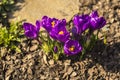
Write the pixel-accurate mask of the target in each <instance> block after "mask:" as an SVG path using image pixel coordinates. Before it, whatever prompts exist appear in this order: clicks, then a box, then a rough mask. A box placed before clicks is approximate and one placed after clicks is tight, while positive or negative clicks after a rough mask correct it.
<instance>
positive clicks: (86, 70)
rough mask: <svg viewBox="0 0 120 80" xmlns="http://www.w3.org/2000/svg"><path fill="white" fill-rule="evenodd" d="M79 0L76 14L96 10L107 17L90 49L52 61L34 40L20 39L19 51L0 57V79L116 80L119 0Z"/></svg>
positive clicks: (119, 64) (119, 50)
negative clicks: (28, 44) (104, 41)
mask: <svg viewBox="0 0 120 80" xmlns="http://www.w3.org/2000/svg"><path fill="white" fill-rule="evenodd" d="M79 2H80V3H79V14H83V13H84V14H86V13H90V12H91V11H92V10H97V11H98V13H99V14H100V16H104V17H105V19H106V20H107V24H106V26H105V27H104V28H103V29H102V31H101V33H100V34H99V38H100V40H99V41H98V42H97V43H96V45H95V47H94V48H93V50H92V51H90V52H88V53H86V55H85V56H84V58H83V59H82V60H79V57H78V55H75V56H72V57H62V58H61V59H60V60H58V61H56V62H55V61H54V60H53V59H52V58H51V57H50V56H49V55H45V53H44V52H43V51H42V50H41V49H39V48H38V45H39V44H38V42H37V41H35V40H33V41H32V46H31V47H29V46H27V41H26V40H24V41H23V42H22V43H21V49H22V50H23V51H24V52H23V53H14V54H13V53H8V54H7V55H6V56H4V57H3V58H2V60H0V80H120V0H79ZM103 34H106V36H107V44H106V45H104V44H103ZM28 48H29V50H28Z"/></svg>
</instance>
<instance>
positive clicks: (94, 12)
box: [90, 11, 99, 18]
mask: <svg viewBox="0 0 120 80" xmlns="http://www.w3.org/2000/svg"><path fill="white" fill-rule="evenodd" d="M90 16H91V17H92V18H95V17H99V15H98V12H97V11H93V12H92V13H91V14H90Z"/></svg>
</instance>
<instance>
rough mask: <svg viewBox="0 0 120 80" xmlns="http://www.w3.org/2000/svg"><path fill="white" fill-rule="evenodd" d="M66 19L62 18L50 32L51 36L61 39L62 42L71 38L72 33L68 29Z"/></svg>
mask: <svg viewBox="0 0 120 80" xmlns="http://www.w3.org/2000/svg"><path fill="white" fill-rule="evenodd" d="M65 26H66V20H65V19H63V20H60V21H59V22H58V23H57V25H56V27H55V28H53V29H52V31H51V32H50V36H51V37H52V38H53V39H56V40H59V41H60V42H65V41H67V40H68V39H69V38H70V34H69V32H68V31H67V29H66V27H65Z"/></svg>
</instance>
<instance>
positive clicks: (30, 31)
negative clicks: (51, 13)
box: [23, 20, 40, 39]
mask: <svg viewBox="0 0 120 80" xmlns="http://www.w3.org/2000/svg"><path fill="white" fill-rule="evenodd" d="M23 29H24V33H25V35H26V37H28V38H32V39H35V38H37V36H38V33H39V30H40V21H39V20H37V21H36V26H34V25H33V24H31V23H24V24H23Z"/></svg>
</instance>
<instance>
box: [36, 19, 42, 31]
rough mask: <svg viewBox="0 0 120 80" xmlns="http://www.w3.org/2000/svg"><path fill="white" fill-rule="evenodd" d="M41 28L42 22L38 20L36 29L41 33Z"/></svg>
mask: <svg viewBox="0 0 120 80" xmlns="http://www.w3.org/2000/svg"><path fill="white" fill-rule="evenodd" d="M40 26H41V24H40V20H37V21H36V29H37V31H38V32H39V30H40Z"/></svg>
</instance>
